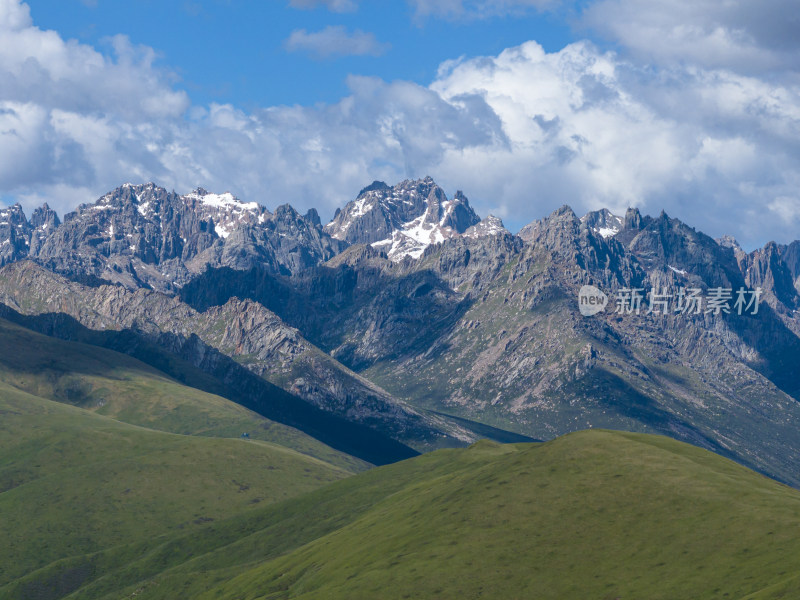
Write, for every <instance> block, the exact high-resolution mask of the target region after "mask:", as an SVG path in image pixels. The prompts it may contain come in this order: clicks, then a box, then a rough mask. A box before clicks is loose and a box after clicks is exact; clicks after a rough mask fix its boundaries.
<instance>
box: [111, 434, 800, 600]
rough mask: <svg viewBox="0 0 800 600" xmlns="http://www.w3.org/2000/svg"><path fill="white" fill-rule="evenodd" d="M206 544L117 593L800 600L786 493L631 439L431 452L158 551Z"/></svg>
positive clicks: (702, 458)
mask: <svg viewBox="0 0 800 600" xmlns="http://www.w3.org/2000/svg"><path fill="white" fill-rule="evenodd" d="M226 531H227V533H226ZM234 531H236V532H237V533H236V535H234V534H233V532H234ZM212 532H213V533H212ZM209 536H213V537H215V539H216V540H217V542H216V543H217V544H218V547H217V549H216V550H209V551H207V552H205V553H204V554H197V555H195V556H194V557H193V558H192V559H191V560H188V561H183V562H182V563H180V564H175V563H173V566H172V567H171V568H167V569H164V570H163V571H162V572H160V573H159V574H158V575H157V576H155V577H150V578H148V579H147V580H143V581H139V582H137V584H136V585H135V586H131V587H129V588H126V589H125V590H124V591H125V592H126V593H133V592H134V591H136V592H137V599H139V598H144V599H155V598H158V599H168V598H178V597H182V598H201V599H212V598H213V599H234V598H235V599H237V600H242V599H283V598H297V599H318V598H325V599H329V600H337V599H348V600H354V599H387V600H391V599H401V598H437V599H447V598H452V599H459V600H465V599H472V598H491V599H494V598H537V599H538V598H553V599H556V598H557V599H565V598H575V599H582V600H583V599H586V598H597V599H606V598H608V599H616V598H619V599H623V600H626V599H642V598H647V599H648V600H658V599H665V600H666V599H670V600H673V599H675V598H728V599H732V598H735V599H744V598H748V599H753V600H755V599H758V600H764V599H767V598H795V597H800V578H798V573H800V492H798V491H797V490H794V489H792V488H789V487H786V486H784V485H781V484H779V483H776V482H774V481H772V480H770V479H767V478H765V477H763V476H761V475H758V474H756V473H754V472H752V471H750V470H748V469H746V468H744V467H741V466H739V465H737V464H736V463H733V462H732V461H729V460H727V459H724V458H721V457H719V456H717V455H715V454H712V453H710V452H707V451H705V450H701V449H698V448H695V447H692V446H689V445H686V444H683V443H680V442H676V441H674V440H671V439H668V438H664V437H660V436H649V435H643V434H630V433H620V432H610V431H587V432H578V433H574V434H570V435H567V436H564V437H562V438H558V439H556V440H553V441H552V442H548V443H545V444H538V445H524V444H521V445H513V446H500V445H497V444H493V443H489V442H479V443H478V444H476V445H474V446H472V447H470V448H469V449H466V450H441V451H437V452H434V453H431V454H427V455H423V456H421V457H418V458H414V459H411V460H408V461H404V462H402V463H398V464H394V465H389V466H387V467H381V468H378V469H374V470H371V471H369V472H366V473H362V474H359V475H356V476H354V477H351V478H349V479H346V480H344V481H341V482H337V483H334V484H332V485H330V486H327V487H326V488H323V489H320V490H318V491H315V492H312V493H310V494H308V495H306V496H303V497H301V498H298V499H296V500H293V501H292V502H291V503H279V504H276V505H273V506H270V507H267V508H266V509H264V510H263V511H262V512H261V513H257V514H256V513H254V514H253V515H252V517H251V518H250V519H249V520H247V521H242V520H238V521H237V520H233V521H229V522H226V523H220V524H217V526H216V528H214V527H212V529H210V530H209V531H206V532H203V533H202V534H198V535H197V536H194V537H191V536H189V537H187V538H185V539H184V540H182V541H180V542H179V543H178V544H177V545H176V546H175V548H174V549H173V551H174V552H177V551H178V549H179V548H180V547H181V545H182V544H183V545H189V546H191V545H192V544H197V545H204V547H206V548H208V547H209V544H208V542H209V540H210V537H209ZM146 563H147V560H144V561H142V563H141V565H140V566H144V565H145V564H146ZM105 597H106V598H109V599H110V598H114V597H119V596H115V595H113V594H111V595H107V596H105Z"/></svg>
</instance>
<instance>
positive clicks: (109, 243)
mask: <svg viewBox="0 0 800 600" xmlns="http://www.w3.org/2000/svg"><path fill="white" fill-rule="evenodd" d="M51 213H52V211H49V212H48V210H43V212H42V213H41V214H38V215H37V222H39V221H41V222H42V225H41V226H40V229H39V230H41V231H42V232H43V233H42V235H40V236H39V238H38V239H37V241H36V243H35V244H34V250H33V251H32V252H31V256H32V257H34V258H36V259H38V260H39V261H40V262H41V263H42V264H44V265H46V266H47V267H48V268H50V269H52V270H54V271H57V272H60V273H64V274H68V275H73V276H74V275H75V274H82V275H84V276H86V277H92V278H95V279H96V280H104V281H107V282H109V283H119V284H122V285H124V286H126V287H129V288H136V287H142V286H144V287H152V288H154V289H159V290H163V291H170V292H174V291H176V290H177V289H178V288H180V287H181V286H182V285H185V284H186V283H187V282H188V281H190V280H191V279H192V278H193V277H194V276H196V275H197V273H200V272H202V271H204V270H205V269H206V268H208V267H219V266H230V267H232V268H238V269H246V268H250V267H251V266H253V265H256V264H258V265H262V266H266V267H267V268H270V269H272V270H274V271H275V272H283V273H287V274H291V273H294V272H297V271H298V270H301V269H305V268H308V267H310V266H313V265H316V264H318V263H319V262H321V261H324V260H327V259H328V258H331V257H332V256H334V255H335V254H336V253H338V252H340V251H341V250H342V249H343V247H344V246H345V244H343V243H342V242H340V241H338V240H332V239H331V238H330V237H329V236H328V235H327V234H325V233H324V232H323V231H322V228H321V226H320V223H319V217H318V216H316V212H310V213H309V217H308V219H306V218H305V217H302V216H301V215H299V214H298V213H297V212H296V211H295V210H294V209H292V208H291V207H290V206H288V205H287V206H281V207H279V208H278V209H277V210H276V212H275V214H271V213H270V212H269V211H268V210H267V209H266V208H264V207H263V206H261V205H259V204H258V203H256V202H242V201H240V200H238V199H236V198H235V197H234V196H232V195H231V194H228V193H226V194H211V193H209V192H207V191H206V190H203V189H200V188H198V189H197V190H195V191H194V192H192V193H190V194H187V195H185V196H180V195H178V194H175V193H174V192H168V191H167V190H165V189H164V188H161V187H158V186H156V185H154V184H152V183H149V184H144V185H129V184H128V185H124V186H121V187H119V188H117V189H116V190H114V191H113V192H110V193H108V194H106V195H105V196H103V197H102V198H100V199H99V200H98V201H97V202H96V203H94V204H85V205H81V206H80V207H78V209H77V210H76V211H75V212H72V213H69V214H68V215H66V216H65V219H64V223H63V225H61V226H60V227H58V226H57V217H55V215H54V213H53V214H51ZM48 223H49V225H48ZM48 228H50V229H48ZM50 230H52V233H47V231H50Z"/></svg>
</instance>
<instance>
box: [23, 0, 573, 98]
mask: <svg viewBox="0 0 800 600" xmlns="http://www.w3.org/2000/svg"><path fill="white" fill-rule="evenodd" d="M309 4H310V3H309ZM28 5H29V6H30V8H31V16H32V17H33V20H34V22H35V23H36V24H37V25H38V26H39V27H42V28H44V29H53V30H57V31H58V32H59V33H61V35H62V36H64V37H66V38H74V39H77V40H80V41H81V42H83V43H86V44H90V45H92V46H94V47H96V48H98V49H99V50H101V51H103V52H105V53H106V54H113V51H112V49H111V48H110V47H108V45H107V44H105V43H104V40H105V38H108V37H109V36H113V35H117V34H123V35H126V36H128V37H129V38H130V39H131V41H132V42H134V43H136V44H143V45H146V46H149V47H151V48H153V49H155V50H156V52H157V53H158V55H159V58H158V63H159V64H161V65H163V66H164V67H166V68H168V69H170V70H172V71H174V73H175V75H176V76H177V77H178V78H179V79H178V82H179V84H180V85H181V86H182V87H184V88H185V89H187V91H189V92H190V94H191V96H192V101H193V102H195V103H198V104H208V103H210V102H219V103H233V104H235V105H237V106H241V107H243V108H255V107H259V106H270V105H276V104H303V105H311V104H314V103H316V102H328V103H331V102H336V101H337V100H339V99H340V98H341V97H342V96H344V95H346V93H347V86H346V84H345V80H346V77H347V75H348V74H351V73H354V74H359V75H367V76H376V77H381V78H383V79H386V80H394V79H403V80H408V81H414V82H416V83H418V84H421V85H427V84H429V83H430V82H431V81H432V80H433V79H434V78H435V77H436V72H437V69H438V67H439V65H440V64H441V63H442V62H444V61H446V60H450V59H454V58H457V57H459V56H485V55H494V54H498V53H500V52H502V51H503V50H504V49H506V48H508V47H511V46H516V45H518V44H521V43H523V42H526V41H528V40H532V39H533V40H536V41H537V42H539V43H540V44H541V45H542V46H543V47H544V48H545V49H546V50H548V51H558V50H560V49H561V48H563V47H564V46H566V45H567V44H568V43H569V42H571V41H574V40H575V39H576V37H575V36H574V34H573V32H572V29H571V28H570V27H569V25H568V24H567V19H566V18H567V17H569V15H570V14H571V11H572V9H567V8H559V9H558V10H556V11H539V10H535V9H528V10H524V11H514V12H513V13H509V14H500V15H495V16H492V17H491V18H485V19H479V18H475V17H470V16H468V15H462V16H458V15H456V14H452V15H448V16H447V18H441V16H439V15H425V16H423V15H420V14H418V12H417V11H416V10H415V9H414V8H413V7H412V6H410V5H409V4H408V3H406V2H404V1H391V0H389V1H385V0H382V1H379V0H372V1H368V2H363V3H361V4H360V5H359V6H358V7H357V8H355V5H353V8H349V7H347V6H346V7H345V10H341V11H336V10H334V11H332V10H329V9H328V7H327V6H326V5H325V4H324V3H317V5H316V6H311V7H308V8H304V9H303V8H293V7H292V6H291V5H290V3H289V2H283V1H280V0H268V1H262V2H253V1H252V0H249V1H246V0H211V1H208V0H206V1H203V2H201V1H198V0H194V1H186V0H167V1H162V2H156V1H153V0H138V1H133V2H118V1H109V0H96V1H92V2H83V1H81V0H29V1H28ZM65 5H68V6H69V10H64V7H65ZM330 27H333V28H344V31H345V33H346V34H349V35H350V36H351V37H353V36H354V35H357V34H356V32H359V31H360V32H362V33H364V34H367V35H371V36H372V40H374V43H373V44H372V46H373V47H372V48H371V49H370V47H369V46H367V47H365V48H364V49H363V50H362V51H363V52H366V54H360V55H359V54H355V55H353V54H346V53H344V54H336V53H333V54H329V55H319V54H318V53H317V52H315V51H312V50H310V49H301V48H298V49H292V47H291V46H290V45H289V44H288V41H289V40H290V38H291V36H292V33H293V32H297V31H305V32H307V33H308V34H312V35H313V34H314V33H319V32H320V31H324V30H325V29H326V28H330ZM312 39H313V38H312ZM343 52H346V50H343Z"/></svg>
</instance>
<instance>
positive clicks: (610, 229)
mask: <svg viewBox="0 0 800 600" xmlns="http://www.w3.org/2000/svg"><path fill="white" fill-rule="evenodd" d="M581 222H582V223H584V224H586V226H587V227H588V228H589V229H591V230H592V231H593V232H594V233H596V234H597V235H599V236H601V237H604V238H607V237H612V236H615V235H616V234H617V233H619V232H620V231H621V230H622V228H623V227H624V226H625V221H624V219H623V218H622V217H619V216H617V215H615V214H612V213H611V211H610V210H608V209H607V208H601V209H600V210H593V211H592V212H589V213H586V214H585V215H584V216H583V217H581Z"/></svg>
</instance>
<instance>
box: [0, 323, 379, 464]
mask: <svg viewBox="0 0 800 600" xmlns="http://www.w3.org/2000/svg"><path fill="white" fill-rule="evenodd" d="M0 381H2V382H6V383H8V384H10V385H12V386H14V387H16V388H18V389H21V390H23V391H26V392H29V393H31V394H33V395H35V396H39V397H42V398H47V399H49V400H56V401H59V402H64V403H69V404H73V405H75V406H79V407H81V408H85V409H87V410H91V411H94V412H96V413H98V414H102V415H106V416H109V417H112V418H114V419H117V420H119V421H123V422H126V423H130V424H133V425H141V426H143V427H147V428H150V429H156V430H159V431H167V432H172V433H181V434H186V435H200V436H208V437H227V438H230V437H239V436H241V434H242V433H245V432H247V433H248V434H249V436H250V438H251V439H255V440H263V441H268V442H274V443H276V444H280V445H283V446H286V447H288V448H292V449H295V450H298V451H300V452H303V453H305V454H308V455H310V456H314V457H317V458H320V459H321V460H324V461H326V462H329V463H331V464H335V465H338V466H340V467H342V468H344V469H347V470H351V471H360V470H364V469H365V468H367V466H368V465H367V463H364V462H363V461H361V460H358V459H356V458H353V457H351V456H349V455H347V454H344V453H342V452H338V451H336V450H334V449H332V448H330V447H329V446H327V445H325V444H323V443H321V442H319V441H318V440H316V439H314V438H313V437H311V436H309V435H307V434H305V433H303V432H301V431H298V430H297V429H294V428H293V427H288V426H286V425H283V424H280V423H276V422H274V421H271V420H270V419H267V418H265V417H263V416H261V415H258V414H256V413H255V412H252V411H250V410H248V409H246V408H244V407H243V406H241V405H239V404H236V403H234V402H231V401H229V400H227V399H225V398H221V397H220V396H215V395H213V394H208V393H206V392H203V391H200V390H197V389H195V388H191V387H187V386H184V385H181V384H180V383H178V382H176V381H175V380H173V379H171V378H169V377H167V376H166V375H164V374H163V373H161V372H160V371H158V370H156V369H154V368H152V367H150V366H148V365H146V364H144V363H142V362H140V361H138V360H136V359H134V358H131V357H130V356H127V355H125V354H120V353H119V352H114V351H112V350H107V349H105V348H99V347H97V346H91V345H88V344H82V343H76V342H68V341H63V340H59V339H56V338H53V337H49V336H45V335H41V334H38V333H35V332H33V331H30V330H28V329H25V328H23V327H20V326H18V325H15V324H13V323H10V322H9V321H7V320H5V319H0Z"/></svg>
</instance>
